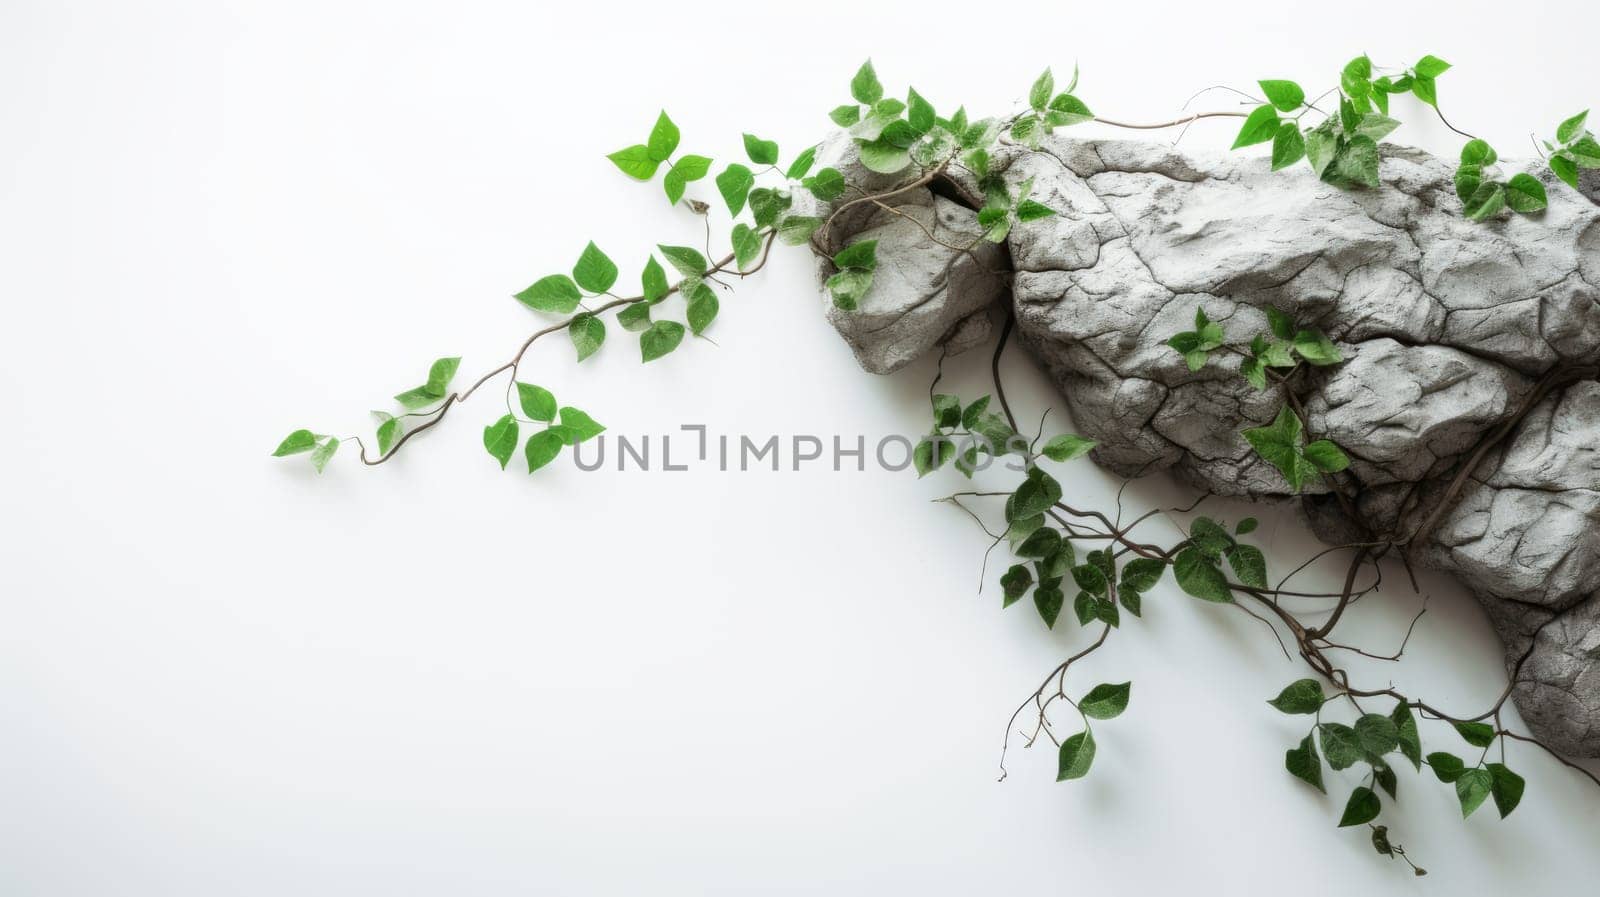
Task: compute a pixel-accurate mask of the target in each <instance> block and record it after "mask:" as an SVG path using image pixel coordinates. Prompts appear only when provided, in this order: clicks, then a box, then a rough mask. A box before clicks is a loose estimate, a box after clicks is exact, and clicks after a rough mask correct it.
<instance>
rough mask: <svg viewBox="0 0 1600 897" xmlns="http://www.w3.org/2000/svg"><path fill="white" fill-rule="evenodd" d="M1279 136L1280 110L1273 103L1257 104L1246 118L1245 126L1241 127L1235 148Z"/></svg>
mask: <svg viewBox="0 0 1600 897" xmlns="http://www.w3.org/2000/svg"><path fill="white" fill-rule="evenodd" d="M1276 136H1278V110H1277V109H1274V108H1273V107H1272V106H1271V104H1268V105H1265V106H1257V107H1256V108H1255V110H1254V111H1253V112H1251V113H1250V115H1249V116H1247V117H1246V118H1245V120H1244V126H1243V127H1241V128H1240V129H1239V136H1238V137H1236V138H1234V141H1233V148H1234V149H1239V148H1241V147H1246V146H1254V145H1256V144H1258V143H1266V142H1267V141H1268V140H1271V139H1273V138H1274V137H1276Z"/></svg>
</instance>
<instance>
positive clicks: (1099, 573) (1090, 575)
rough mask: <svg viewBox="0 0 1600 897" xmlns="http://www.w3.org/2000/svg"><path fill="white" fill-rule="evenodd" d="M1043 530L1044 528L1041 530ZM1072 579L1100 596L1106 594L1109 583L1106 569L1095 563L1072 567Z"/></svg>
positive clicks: (1084, 588)
mask: <svg viewBox="0 0 1600 897" xmlns="http://www.w3.org/2000/svg"><path fill="white" fill-rule="evenodd" d="M1041 532H1043V530H1041ZM1072 581H1073V582H1075V583H1077V584H1078V588H1080V589H1083V590H1084V591H1085V592H1088V593H1089V594H1090V595H1095V596H1100V595H1104V594H1106V588H1107V586H1108V583H1107V582H1106V574H1105V571H1104V570H1101V569H1100V568H1099V567H1096V566H1095V565H1093V564H1079V565H1078V566H1076V567H1073V568H1072Z"/></svg>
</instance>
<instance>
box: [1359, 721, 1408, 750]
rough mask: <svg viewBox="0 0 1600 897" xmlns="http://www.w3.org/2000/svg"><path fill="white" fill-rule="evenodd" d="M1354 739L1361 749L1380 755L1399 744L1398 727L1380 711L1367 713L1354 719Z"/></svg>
mask: <svg viewBox="0 0 1600 897" xmlns="http://www.w3.org/2000/svg"><path fill="white" fill-rule="evenodd" d="M1355 731H1356V740H1357V741H1359V742H1361V749H1362V750H1364V751H1366V752H1367V753H1369V754H1372V755H1373V756H1377V757H1381V756H1383V755H1384V754H1387V753H1389V752H1390V751H1392V750H1394V749H1395V748H1397V747H1399V746H1400V729H1399V728H1398V727H1397V726H1395V724H1394V720H1392V719H1390V718H1388V717H1387V716H1384V715H1383V714H1381V713H1367V714H1363V715H1362V717H1361V718H1360V719H1358V720H1356V725H1355Z"/></svg>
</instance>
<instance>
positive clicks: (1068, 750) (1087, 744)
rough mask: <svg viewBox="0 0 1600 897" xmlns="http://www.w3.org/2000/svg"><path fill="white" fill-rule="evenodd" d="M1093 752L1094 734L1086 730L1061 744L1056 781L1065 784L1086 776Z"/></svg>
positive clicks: (1091, 762) (1092, 762)
mask: <svg viewBox="0 0 1600 897" xmlns="http://www.w3.org/2000/svg"><path fill="white" fill-rule="evenodd" d="M1094 750H1095V748H1094V733H1092V732H1090V731H1089V730H1087V729H1085V730H1084V731H1082V732H1079V733H1078V734H1076V735H1074V736H1072V737H1071V738H1068V739H1067V740H1066V741H1063V742H1061V751H1060V754H1059V757H1058V763H1057V766H1056V781H1058V782H1065V781H1067V780H1068V779H1081V778H1083V777H1084V776H1086V775H1088V774H1089V767H1090V766H1092V765H1093V764H1094Z"/></svg>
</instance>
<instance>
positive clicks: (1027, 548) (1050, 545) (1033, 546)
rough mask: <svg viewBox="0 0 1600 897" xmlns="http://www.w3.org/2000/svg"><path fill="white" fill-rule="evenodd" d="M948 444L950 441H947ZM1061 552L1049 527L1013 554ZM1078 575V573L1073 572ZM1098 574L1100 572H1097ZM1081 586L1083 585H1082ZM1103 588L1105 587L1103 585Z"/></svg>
mask: <svg viewBox="0 0 1600 897" xmlns="http://www.w3.org/2000/svg"><path fill="white" fill-rule="evenodd" d="M946 443H947V444H948V440H947V441H946ZM1060 550H1061V534H1060V533H1059V532H1057V531H1055V530H1053V529H1051V528H1050V527H1048V526H1044V527H1040V528H1039V529H1036V530H1034V531H1033V532H1032V533H1031V534H1030V535H1029V536H1028V538H1026V539H1023V540H1022V544H1021V545H1018V546H1017V547H1016V549H1015V550H1014V551H1013V552H1012V553H1013V554H1015V555H1016V556H1017V557H1022V558H1029V559H1031V560H1043V559H1044V558H1047V557H1050V556H1051V555H1053V554H1055V553H1056V552H1057V551H1060ZM1073 572H1074V573H1076V572H1077V571H1073ZM1095 572H1096V573H1098V572H1099V571H1098V570H1097V571H1095ZM1080 585H1081V583H1080ZM1102 587H1103V585H1102Z"/></svg>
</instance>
